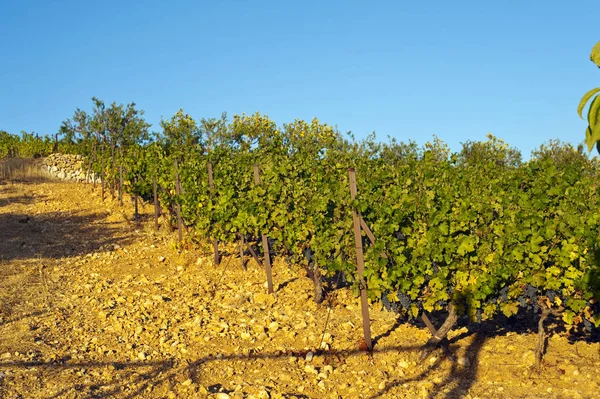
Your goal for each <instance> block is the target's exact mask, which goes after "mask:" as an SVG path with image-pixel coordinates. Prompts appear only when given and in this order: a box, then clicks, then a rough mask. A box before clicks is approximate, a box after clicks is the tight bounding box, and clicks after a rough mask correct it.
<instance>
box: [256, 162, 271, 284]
mask: <svg viewBox="0 0 600 399" xmlns="http://www.w3.org/2000/svg"><path fill="white" fill-rule="evenodd" d="M254 184H256V185H259V184H260V172H259V171H258V165H256V164H255V165H254ZM262 245H263V251H264V253H265V269H266V270H267V287H268V290H269V294H272V293H273V291H274V290H273V275H272V273H271V254H270V253H269V241H268V240H267V235H266V234H262Z"/></svg>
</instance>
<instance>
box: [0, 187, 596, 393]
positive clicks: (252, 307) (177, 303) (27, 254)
mask: <svg viewBox="0 0 600 399" xmlns="http://www.w3.org/2000/svg"><path fill="white" fill-rule="evenodd" d="M143 211H144V212H145V213H146V214H148V215H149V214H150V213H151V211H152V209H151V207H150V206H146V208H145V209H143ZM132 213H133V209H132V206H131V204H130V203H129V202H128V203H127V204H126V206H125V207H124V208H120V207H119V206H118V203H117V202H116V201H113V200H110V199H108V200H106V201H105V202H102V201H101V199H100V197H99V190H96V192H93V191H92V188H91V185H84V184H76V183H57V182H43V181H36V182H35V183H32V182H27V181H22V182H7V181H4V182H0V397H2V398H48V399H50V398H113V397H114V398H138V397H139V398H206V397H209V398H210V397H216V398H222V399H224V398H228V397H229V398H273V399H274V398H430V399H433V398H445V399H450V398H471V399H474V398H597V397H600V393H599V392H600V391H599V386H598V375H600V353H599V348H600V345H599V344H598V343H588V342H584V341H579V342H575V343H572V342H571V341H569V340H568V339H567V338H566V337H564V336H559V335H554V336H552V337H551V338H550V339H549V342H548V350H547V353H546V355H545V358H544V366H543V370H542V372H537V371H535V370H534V369H533V367H532V365H533V363H534V350H535V345H536V339H537V337H536V335H535V334H534V333H519V334H517V333H515V332H497V331H496V332H494V333H490V332H488V333H485V332H483V331H477V330H467V329H466V328H462V329H457V330H456V331H453V332H452V333H451V334H450V348H451V349H452V351H453V352H454V353H455V354H456V357H457V359H458V361H457V362H453V361H451V360H449V359H447V358H445V357H443V356H442V352H441V351H439V352H436V353H434V354H433V355H432V357H430V358H429V359H428V360H427V361H426V362H424V363H420V362H419V361H418V351H419V349H420V347H421V345H423V344H424V343H425V342H426V340H427V339H428V337H429V334H428V332H427V330H426V329H425V328H417V327H415V326H411V325H408V324H405V323H402V322H397V320H396V318H395V316H394V315H393V314H391V313H388V312H385V311H382V310H381V309H379V308H378V307H377V306H376V305H373V306H372V308H371V317H372V332H373V336H374V337H376V346H375V352H374V353H373V354H372V355H368V354H367V353H365V352H362V351H360V349H359V347H360V341H361V334H362V331H361V319H360V307H359V302H358V299H357V298H354V297H353V296H352V295H351V293H350V292H349V291H347V290H338V291H335V292H334V293H332V294H330V296H329V297H328V300H327V301H326V302H325V303H324V304H322V305H316V304H315V303H314V302H313V301H312V282H311V281H310V280H309V279H308V278H306V277H305V274H304V272H303V271H302V269H301V268H300V267H290V266H288V265H287V264H286V263H285V262H283V261H282V260H281V259H276V260H275V262H274V267H273V273H274V281H275V287H276V294H275V295H268V294H266V288H265V283H264V280H265V277H264V271H263V269H262V268H261V267H259V266H258V265H257V264H256V263H255V262H254V260H252V259H251V258H248V259H247V263H248V270H247V271H244V270H243V269H242V267H241V260H240V259H239V256H238V255H237V253H238V252H237V250H233V249H232V250H231V253H232V254H234V255H232V256H229V255H226V256H225V257H224V259H223V262H222V264H221V265H220V266H218V267H215V266H213V264H212V254H211V252H210V247H208V246H207V247H206V248H191V247H189V248H187V249H184V250H178V249H177V246H176V245H175V241H174V239H175V234H173V233H171V232H166V231H161V232H158V233H156V232H154V231H153V224H152V222H151V221H150V220H145V221H142V222H139V223H138V222H135V221H132V218H131V216H132Z"/></svg>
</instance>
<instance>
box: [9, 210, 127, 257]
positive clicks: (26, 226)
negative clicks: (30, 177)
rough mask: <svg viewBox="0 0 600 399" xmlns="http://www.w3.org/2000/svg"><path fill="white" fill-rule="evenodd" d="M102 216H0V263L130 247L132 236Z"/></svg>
mask: <svg viewBox="0 0 600 399" xmlns="http://www.w3.org/2000/svg"><path fill="white" fill-rule="evenodd" d="M16 200H18V201H28V199H26V198H21V199H19V198H17V199H16ZM36 200H37V199H36ZM106 216H107V215H106V214H104V213H94V214H86V215H79V214H77V213H75V212H51V213H43V214H34V215H27V214H14V213H5V214H0V226H2V228H0V261H2V260H14V259H38V258H53V259H59V258H65V257H71V256H77V255H86V254H88V253H92V252H95V251H98V250H101V249H102V248H109V247H110V246H114V245H115V244H118V245H125V244H128V243H130V242H131V240H132V236H131V235H130V234H129V233H128V232H127V231H124V230H125V229H123V228H122V226H118V224H117V223H110V222H107V221H106Z"/></svg>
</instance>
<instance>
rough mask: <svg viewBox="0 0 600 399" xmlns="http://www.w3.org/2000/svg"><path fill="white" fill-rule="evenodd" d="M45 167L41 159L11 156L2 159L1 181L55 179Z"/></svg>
mask: <svg viewBox="0 0 600 399" xmlns="http://www.w3.org/2000/svg"><path fill="white" fill-rule="evenodd" d="M53 180H54V179H52V178H51V177H50V175H48V173H46V172H45V171H44V170H43V169H42V164H41V162H40V160H39V159H31V158H29V159H25V158H9V159H4V160H0V183H2V184H4V183H6V182H8V181H12V182H22V183H24V182H28V183H41V182H46V181H53Z"/></svg>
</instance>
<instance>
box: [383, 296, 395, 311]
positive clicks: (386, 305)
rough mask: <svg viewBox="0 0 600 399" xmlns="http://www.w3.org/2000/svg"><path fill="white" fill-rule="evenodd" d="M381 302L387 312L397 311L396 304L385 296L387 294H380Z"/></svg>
mask: <svg viewBox="0 0 600 399" xmlns="http://www.w3.org/2000/svg"><path fill="white" fill-rule="evenodd" d="M381 303H382V304H383V307H384V308H385V310H387V311H388V312H394V313H397V312H398V304H397V303H396V302H390V299H389V298H388V297H387V294H383V295H381Z"/></svg>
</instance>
